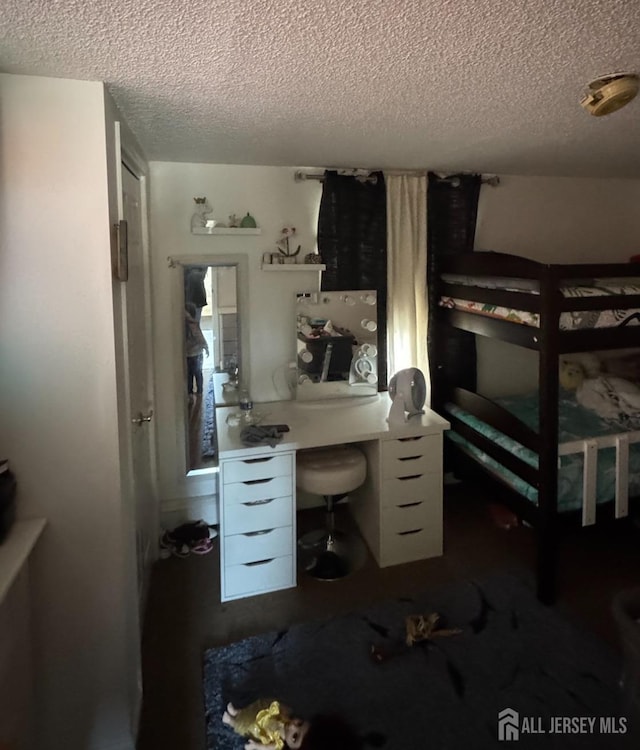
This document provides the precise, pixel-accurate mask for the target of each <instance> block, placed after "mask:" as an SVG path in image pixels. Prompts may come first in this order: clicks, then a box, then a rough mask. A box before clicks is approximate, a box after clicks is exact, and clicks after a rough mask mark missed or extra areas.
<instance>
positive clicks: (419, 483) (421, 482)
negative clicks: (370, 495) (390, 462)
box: [380, 474, 433, 507]
mask: <svg viewBox="0 0 640 750" xmlns="http://www.w3.org/2000/svg"><path fill="white" fill-rule="evenodd" d="M432 486H433V475H432V474H409V476H406V477H394V478H393V479H383V480H382V493H381V497H380V504H381V506H382V507H387V506H390V505H399V504H400V503H411V502H414V501H416V500H426V499H427V495H428V493H429V489H430V488H431V487H432Z"/></svg>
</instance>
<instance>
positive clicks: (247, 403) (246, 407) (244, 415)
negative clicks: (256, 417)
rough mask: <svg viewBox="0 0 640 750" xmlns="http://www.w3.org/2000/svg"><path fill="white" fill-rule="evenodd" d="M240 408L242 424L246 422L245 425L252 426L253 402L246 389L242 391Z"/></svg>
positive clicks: (239, 401)
mask: <svg viewBox="0 0 640 750" xmlns="http://www.w3.org/2000/svg"><path fill="white" fill-rule="evenodd" d="M238 406H239V407H240V415H241V420H242V422H244V423H245V424H251V423H252V421H253V401H252V400H251V396H250V395H249V391H248V390H247V389H246V388H243V389H242V390H241V391H240V398H239V399H238Z"/></svg>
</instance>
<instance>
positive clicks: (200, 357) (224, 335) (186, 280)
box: [182, 263, 242, 472]
mask: <svg viewBox="0 0 640 750" xmlns="http://www.w3.org/2000/svg"><path fill="white" fill-rule="evenodd" d="M182 271H183V285H184V310H183V316H184V326H183V327H184V334H183V343H184V348H183V351H184V378H185V379H184V383H185V387H184V391H183V393H184V394H185V397H186V420H187V423H186V434H187V436H188V439H187V471H188V472H189V471H194V470H198V469H207V468H211V467H212V466H214V465H215V464H216V463H217V455H216V450H217V441H216V413H215V410H216V406H228V405H232V404H236V403H237V402H238V393H239V388H238V382H239V377H240V372H241V369H242V356H241V346H240V339H241V336H240V324H239V323H240V320H239V310H238V273H237V266H236V265H217V264H215V263H209V264H195V263H194V264H184V265H183V268H182Z"/></svg>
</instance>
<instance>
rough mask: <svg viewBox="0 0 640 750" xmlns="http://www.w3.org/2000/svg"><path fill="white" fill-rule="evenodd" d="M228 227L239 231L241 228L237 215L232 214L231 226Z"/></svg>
mask: <svg viewBox="0 0 640 750" xmlns="http://www.w3.org/2000/svg"><path fill="white" fill-rule="evenodd" d="M227 226H229V227H230V228H231V229H237V228H238V227H239V226H240V219H239V218H238V217H237V216H236V215H235V214H230V216H229V224H228V225H227Z"/></svg>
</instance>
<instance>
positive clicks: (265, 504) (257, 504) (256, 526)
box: [223, 495, 293, 536]
mask: <svg viewBox="0 0 640 750" xmlns="http://www.w3.org/2000/svg"><path fill="white" fill-rule="evenodd" d="M223 512H224V524H223V529H224V535H225V536H229V535H231V534H246V533H247V532H250V531H263V530H264V529H277V528H279V527H280V526H291V524H292V521H293V499H292V496H291V495H289V496H288V497H276V498H273V499H269V500H253V501H250V502H247V503H236V504H235V505H229V506H225V507H224V509H223Z"/></svg>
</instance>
